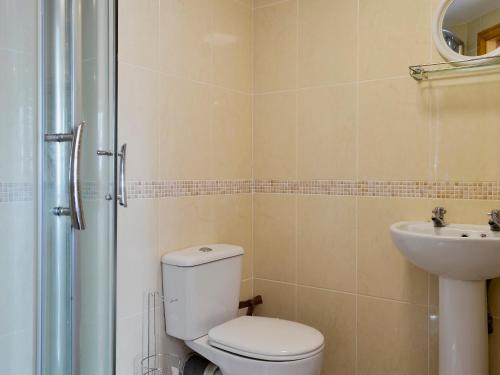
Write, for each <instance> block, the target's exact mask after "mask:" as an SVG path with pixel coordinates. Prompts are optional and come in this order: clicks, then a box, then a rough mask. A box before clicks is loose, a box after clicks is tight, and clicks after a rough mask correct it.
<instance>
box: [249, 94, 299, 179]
mask: <svg viewBox="0 0 500 375" xmlns="http://www.w3.org/2000/svg"><path fill="white" fill-rule="evenodd" d="M296 95H297V94H296V93H292V92H290V93H280V94H266V95H257V96H255V97H254V120H253V124H254V129H253V137H254V138H253V142H254V152H253V155H254V156H253V162H254V177H255V178H256V179H295V178H296V176H297V174H296V169H297V168H296V131H297V129H296V128H297V126H296V125H297V117H296V109H295V108H296V104H297V103H296V102H297V96H296Z"/></svg>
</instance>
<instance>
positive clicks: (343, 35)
mask: <svg viewBox="0 0 500 375" xmlns="http://www.w3.org/2000/svg"><path fill="white" fill-rule="evenodd" d="M357 11H358V4H357V1H356V0H337V1H331V0H299V58H298V65H299V66H298V68H299V87H310V86H322V85H329V84H336V83H340V82H354V81H355V80H356V68H357V65H356V57H357V56H356V54H357Z"/></svg>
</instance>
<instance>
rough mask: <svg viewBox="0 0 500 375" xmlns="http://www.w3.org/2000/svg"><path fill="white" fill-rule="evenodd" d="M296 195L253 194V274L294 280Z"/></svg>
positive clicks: (270, 278) (267, 277)
mask: <svg viewBox="0 0 500 375" xmlns="http://www.w3.org/2000/svg"><path fill="white" fill-rule="evenodd" d="M295 217H296V197H294V196H292V195H282V194H279V195H278V194H255V195H254V246H255V247H254V259H255V260H254V275H255V277H257V278H263V279H269V280H277V281H288V282H295V280H296V261H297V254H296V252H297V249H296V243H295V236H296V220H295Z"/></svg>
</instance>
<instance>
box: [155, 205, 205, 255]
mask: <svg viewBox="0 0 500 375" xmlns="http://www.w3.org/2000/svg"><path fill="white" fill-rule="evenodd" d="M211 200H212V197H211V196H195V197H179V198H163V199H160V200H159V206H160V212H159V215H158V216H159V221H158V223H159V229H158V231H159V248H160V254H165V253H167V252H170V251H174V250H180V249H183V248H185V247H190V246H195V245H203V244H208V243H213V242H215V236H214V234H213V229H212V225H213V220H212V202H211Z"/></svg>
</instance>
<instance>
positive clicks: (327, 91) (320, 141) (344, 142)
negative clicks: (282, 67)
mask: <svg viewBox="0 0 500 375" xmlns="http://www.w3.org/2000/svg"><path fill="white" fill-rule="evenodd" d="M298 95H299V96H298V100H299V104H298V132H297V154H298V155H297V174H298V178H299V179H355V178H356V109H357V106H356V100H357V95H356V86H355V85H354V84H353V85H341V86H336V87H331V88H318V89H308V90H301V91H300V92H299V94H298Z"/></svg>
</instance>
